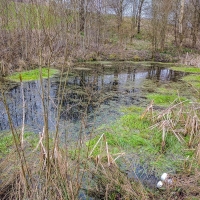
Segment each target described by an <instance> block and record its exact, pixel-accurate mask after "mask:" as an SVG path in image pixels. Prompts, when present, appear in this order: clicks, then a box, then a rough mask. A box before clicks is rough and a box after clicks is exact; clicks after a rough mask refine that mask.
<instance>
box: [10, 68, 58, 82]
mask: <svg viewBox="0 0 200 200" xmlns="http://www.w3.org/2000/svg"><path fill="white" fill-rule="evenodd" d="M58 72H59V70H57V69H48V68H42V77H43V78H48V76H49V77H52V76H53V75H55V74H56V73H58ZM20 75H21V77H22V81H33V80H38V79H39V78H40V70H39V69H34V70H30V71H24V72H18V73H14V74H12V75H11V76H8V79H9V80H12V81H17V82H19V81H20Z"/></svg>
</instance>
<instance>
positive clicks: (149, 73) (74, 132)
mask: <svg viewBox="0 0 200 200" xmlns="http://www.w3.org/2000/svg"><path fill="white" fill-rule="evenodd" d="M169 67H170V65H167V64H166V65H165V64H159V63H128V62H127V63H126V62H123V63H101V64H99V63H98V64H89V63H88V64H87V63H86V64H81V65H79V66H75V67H74V68H73V69H72V70H71V71H70V73H69V74H68V73H65V74H64V75H63V76H62V77H61V75H60V74H58V75H56V76H54V77H53V78H51V79H50V81H49V82H48V80H47V79H45V80H44V82H43V87H44V90H45V100H44V101H45V104H46V105H47V106H48V119H49V129H50V130H51V131H52V132H53V130H55V126H56V121H57V119H58V120H59V124H60V126H59V127H60V130H61V132H62V133H63V134H65V133H66V132H67V133H70V135H71V137H72V138H76V137H78V132H79V131H80V130H82V131H84V133H86V134H87V133H89V132H90V131H91V130H92V128H93V127H98V126H100V125H102V124H108V123H110V122H112V121H114V120H115V119H117V118H118V117H119V116H120V115H121V114H122V113H121V111H120V107H122V106H128V105H138V106H146V105H147V104H148V103H149V100H147V98H146V94H147V93H148V92H154V90H156V88H157V87H158V86H161V85H166V84H172V83H174V82H177V81H178V80H179V79H180V78H181V77H183V76H184V75H185V74H184V73H183V72H176V71H172V70H170V69H169ZM48 83H49V87H48ZM48 91H49V96H48V95H47V93H48ZM23 92H24V99H25V126H26V129H28V130H30V131H33V132H35V133H38V132H41V131H42V129H43V125H44V123H43V106H42V98H41V96H42V95H41V84H40V81H30V82H24V83H23ZM5 95H6V99H7V104H8V107H9V110H10V113H11V117H12V121H13V124H14V126H15V127H16V128H17V127H20V126H21V125H22V118H23V117H22V115H23V105H22V88H21V87H20V85H19V84H18V85H16V86H15V87H13V88H12V89H10V90H7V91H6V93H5ZM59 105H60V108H61V113H60V116H59V117H58V115H57V110H58V106H59ZM81 127H82V129H81ZM3 130H9V123H8V117H7V114H6V112H5V108H4V105H3V102H2V101H1V99H0V131H3Z"/></svg>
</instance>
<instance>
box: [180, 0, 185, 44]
mask: <svg viewBox="0 0 200 200" xmlns="http://www.w3.org/2000/svg"><path fill="white" fill-rule="evenodd" d="M184 4H185V0H181V7H180V14H179V46H180V47H181V46H182V44H183V15H184Z"/></svg>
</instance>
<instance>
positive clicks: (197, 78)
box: [182, 74, 200, 90]
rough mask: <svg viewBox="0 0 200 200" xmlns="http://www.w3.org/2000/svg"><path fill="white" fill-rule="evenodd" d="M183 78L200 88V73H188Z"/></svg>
mask: <svg viewBox="0 0 200 200" xmlns="http://www.w3.org/2000/svg"><path fill="white" fill-rule="evenodd" d="M182 80H184V81H186V82H187V83H189V84H191V85H193V87H195V88H196V89H197V90H200V75H195V74H192V75H188V76H185V77H183V78H182Z"/></svg>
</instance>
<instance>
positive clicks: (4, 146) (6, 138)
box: [0, 132, 39, 159]
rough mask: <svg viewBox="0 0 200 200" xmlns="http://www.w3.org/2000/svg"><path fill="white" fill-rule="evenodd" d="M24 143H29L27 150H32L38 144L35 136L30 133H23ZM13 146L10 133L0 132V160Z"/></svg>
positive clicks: (37, 138)
mask: <svg viewBox="0 0 200 200" xmlns="http://www.w3.org/2000/svg"><path fill="white" fill-rule="evenodd" d="M24 141H25V142H28V143H29V148H31V150H33V148H35V147H36V146H37V144H38V142H39V137H38V135H37V134H35V133H32V132H25V133H24ZM13 146H14V141H13V136H12V134H11V132H2V133H1V134H0V159H1V158H3V157H4V156H5V155H6V154H8V153H9V152H10V150H11V149H12V147H13Z"/></svg>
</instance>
